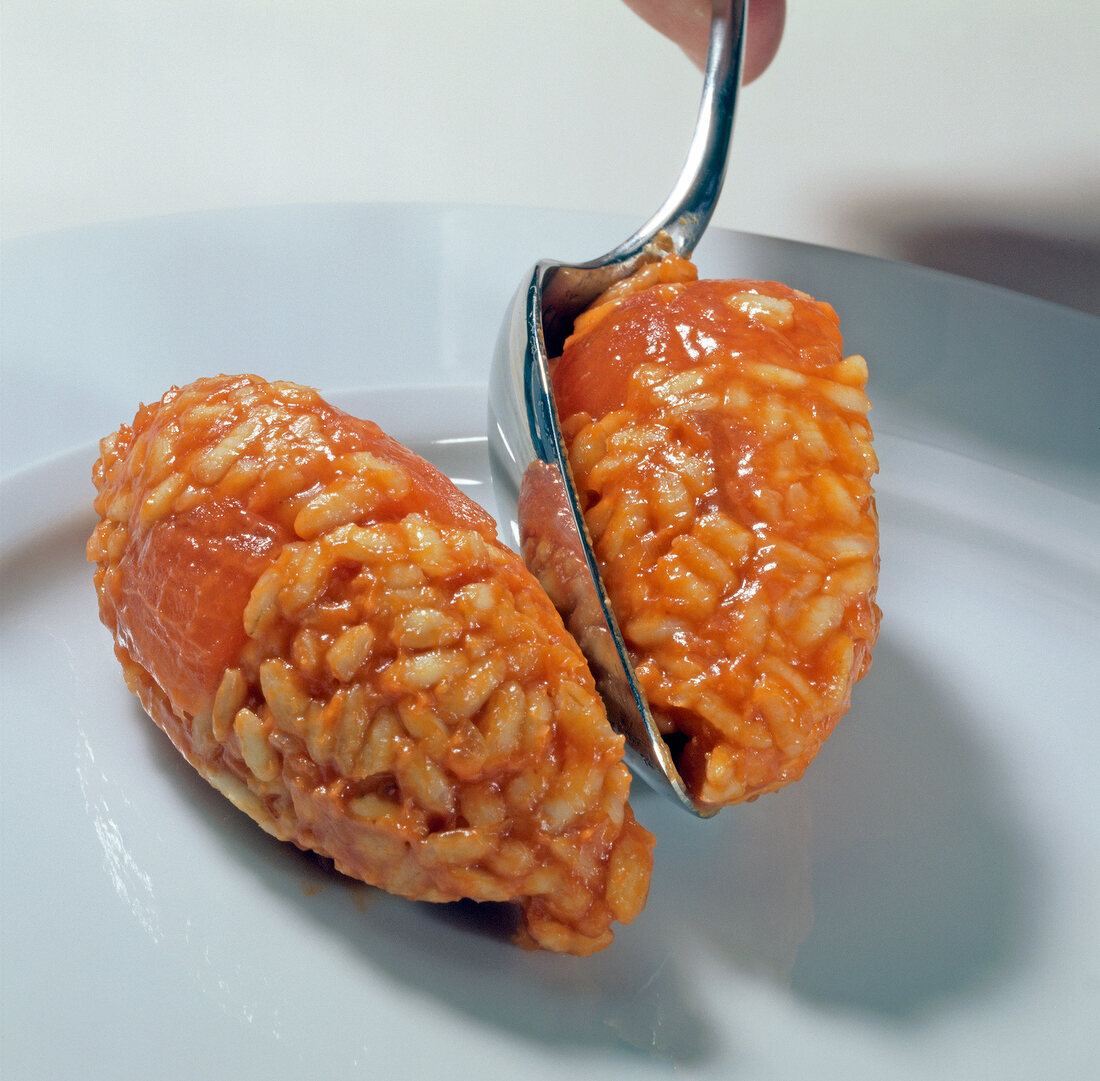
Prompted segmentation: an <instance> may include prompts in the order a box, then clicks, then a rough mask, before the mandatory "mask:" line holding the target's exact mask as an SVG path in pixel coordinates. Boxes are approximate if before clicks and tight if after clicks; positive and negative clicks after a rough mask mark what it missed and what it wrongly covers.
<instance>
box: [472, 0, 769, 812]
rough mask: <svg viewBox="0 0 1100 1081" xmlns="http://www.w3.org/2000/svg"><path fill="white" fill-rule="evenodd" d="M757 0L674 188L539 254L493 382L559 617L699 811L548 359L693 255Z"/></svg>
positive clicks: (711, 86)
mask: <svg viewBox="0 0 1100 1081" xmlns="http://www.w3.org/2000/svg"><path fill="white" fill-rule="evenodd" d="M747 8H748V0H714V6H713V15H712V20H711V33H710V46H709V50H708V54H707V64H706V69H705V71H704V73H703V92H702V99H701V102H700V106H699V114H698V118H697V121H696V126H695V134H694V136H693V138H692V141H691V144H690V146H689V149H688V155H687V159H686V161H685V163H684V167H683V169H682V170H681V173H680V177H679V179H678V180H677V182H676V184H675V186H674V187H673V190H672V192H671V193H670V194H669V196H668V198H667V199H666V200H665V201H664V203H663V204H662V205H661V207H660V208H659V209H658V210H657V212H656V213H655V214H654V215H653V216H652V217H651V218H650V219H649V220H648V221H647V222H646V223H645V224H644V225H643V226H642V227H641V228H640V229H638V230H637V231H636V232H635V233H634V234H633V235H631V236H630V237H628V238H627V239H626V240H625V241H623V243H622V244H620V245H618V246H617V247H615V248H613V249H612V250H611V251H609V252H607V253H606V254H605V255H603V256H601V257H599V258H598V259H593V260H591V261H589V262H586V263H578V264H566V263H561V262H556V261H554V260H542V261H540V262H538V263H536V264H535V266H534V268H533V270H532V271H531V272H530V273H529V274H528V275H526V276H525V277H524V279H523V281H522V282H521V284H520V288H519V290H518V292H517V294H516V297H515V300H514V301H513V303H512V305H511V308H510V309H509V311H508V314H507V316H506V318H505V320H504V325H503V327H502V330H501V335H500V339H499V342H498V345H497V350H496V355H495V357H494V361H493V368H492V375H491V379H490V384H489V453H490V462H491V465H492V472H493V483H494V487H495V490H496V495H497V500H498V503H499V505H500V507H501V509H502V513H506V514H507V515H508V516H509V519H510V520H509V525H510V527H511V531H512V533H513V539H514V540H515V541H516V542H517V543H518V544H519V545H520V547H521V549H522V550H523V551H524V553H525V555H527V553H528V552H530V551H534V550H535V549H537V548H538V547H539V545H543V546H544V550H546V547H547V546H549V549H550V550H552V552H553V555H552V558H553V561H554V565H555V569H556V577H557V580H558V584H559V586H563V584H564V585H565V588H564V589H562V588H559V589H558V592H559V593H562V592H564V593H566V594H568V597H569V603H568V604H567V605H565V606H564V607H563V606H562V605H561V604H560V603H559V607H560V608H563V610H562V616H563V618H564V619H565V621H566V625H567V626H568V627H569V630H570V631H571V632H572V634H573V636H574V637H575V638H576V639H577V641H578V642H579V643H580V646H581V649H582V650H583V651H584V653H585V656H586V657H587V659H588V662H589V665H590V667H591V668H592V672H593V675H594V677H595V679H596V685H597V687H598V689H599V691H600V694H601V696H602V697H603V699H604V702H605V703H606V705H607V709H608V717H609V719H610V721H611V724H612V726H613V727H614V728H615V729H616V730H617V731H618V732H620V733H621V734H622V735H623V736H624V737H625V739H626V745H627V761H628V762H629V764H630V765H631V766H632V767H633V769H634V771H635V772H636V773H638V774H639V775H640V776H642V777H644V778H645V779H646V780H647V781H648V782H649V783H650V784H651V785H652V786H653V787H654V788H656V789H657V790H659V791H661V792H664V793H665V794H666V795H668V796H670V797H671V798H672V799H673V800H674V801H675V802H677V803H678V804H679V805H680V806H682V807H684V808H686V809H687V810H689V811H691V812H692V813H694V814H696V815H699V816H700V817H709V816H710V815H711V814H713V813H714V811H715V808H712V807H708V806H706V805H702V804H700V803H698V802H697V801H696V800H694V799H693V798H692V796H691V794H690V793H689V791H688V789H687V786H686V785H685V783H684V781H683V778H682V777H681V776H680V773H679V770H678V769H677V767H676V763H675V761H674V757H673V750H672V748H671V747H670V746H669V744H668V743H667V742H666V740H665V739H664V738H663V736H662V735H661V733H660V731H659V727H658V724H657V721H656V719H655V718H654V716H653V715H652V713H651V711H650V709H649V706H648V705H647V703H646V697H645V694H644V692H643V691H642V689H641V687H640V686H639V684H638V681H637V678H636V676H635V673H634V669H633V665H632V663H631V660H630V656H629V653H628V651H627V648H626V645H625V643H624V641H623V637H622V634H621V632H620V630H619V626H618V623H617V621H616V618H615V614H614V611H613V610H612V608H611V604H610V602H609V600H608V597H607V593H606V590H605V589H604V585H603V581H602V579H601V577H600V572H599V567H598V564H597V561H596V557H595V554H594V552H593V550H592V545H591V541H590V538H589V535H588V531H587V528H586V526H585V522H584V508H583V506H582V504H581V501H580V499H579V497H578V493H577V491H576V488H575V486H574V484H573V480H572V477H571V474H570V470H569V465H568V455H567V452H566V448H565V443H564V439H563V437H562V433H561V428H560V425H559V420H558V414H557V410H556V408H555V404H554V393H553V387H552V384H551V379H550V361H551V358H554V357H557V356H559V355H560V354H561V351H562V347H563V345H564V343H565V340H566V338H567V337H568V336H569V334H570V333H571V331H572V328H573V324H574V321H575V320H576V318H577V316H578V315H580V314H581V313H582V312H583V311H584V310H585V309H586V308H588V307H589V305H591V303H592V302H593V301H594V300H595V299H596V298H597V297H598V296H600V295H601V294H602V293H603V292H604V291H605V290H606V289H608V288H609V287H611V286H612V285H614V284H615V283H617V282H619V281H622V280H623V279H625V278H627V277H629V276H630V275H631V274H633V273H634V272H635V271H636V270H638V269H639V268H640V267H642V266H644V265H645V264H647V263H652V262H656V261H658V260H660V259H661V258H663V257H664V256H666V255H670V254H676V255H680V256H684V257H688V256H690V255H691V253H692V251H694V249H695V246H696V244H697V243H698V242H699V239H700V238H701V237H702V235H703V232H704V230H705V229H706V227H707V224H708V223H709V222H710V219H711V216H712V214H713V212H714V207H715V204H716V203H717V201H718V196H719V194H720V192H721V188H722V181H723V179H724V176H725V169H726V160H727V157H728V152H729V144H730V138H731V134H732V129H733V117H734V111H735V106H736V101H737V94H738V89H739V87H740V81H741V64H742V57H743V52H744V36H745V22H746V12H747Z"/></svg>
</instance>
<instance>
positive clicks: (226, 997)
mask: <svg viewBox="0 0 1100 1081" xmlns="http://www.w3.org/2000/svg"><path fill="white" fill-rule="evenodd" d="M625 224H626V231H629V229H630V228H632V224H631V223H625ZM623 226H624V223H623V222H621V221H616V220H615V219H608V218H602V217H600V218H597V217H592V218H584V217H578V216H576V215H555V214H536V215H532V214H530V213H526V214H524V213H521V212H518V211H481V210H468V209H461V208H458V209H456V208H377V207H375V208H363V207H343V208H309V209H294V210H286V211H281V212H275V211H264V212H247V213H240V214H226V215H201V216H196V217H194V218H179V219H168V220H163V221H153V222H145V223H137V224H133V225H128V226H116V227H111V228H106V229H100V230H89V231H87V232H81V233H73V234H58V235H55V236H52V237H43V238H38V239H37V240H34V241H27V242H22V243H17V244H13V245H12V246H11V250H10V251H9V252H6V253H5V260H4V274H5V283H4V289H5V306H4V307H5V315H4V318H5V326H4V341H5V357H4V364H5V372H4V388H3V389H4V395H3V409H4V417H3V422H4V431H3V453H4V469H5V476H4V479H3V481H2V484H0V497H2V508H0V542H2V563H0V588H2V596H3V607H2V612H0V666H2V667H0V674H2V676H3V716H2V721H0V749H2V757H0V769H2V787H0V801H2V815H3V817H2V830H3V849H2V855H3V864H2V870H3V878H2V883H0V889H2V897H0V913H2V921H3V927H2V934H3V939H2V948H3V953H2V962H3V992H2V993H3V1002H2V1007H3V1008H2V1022H0V1024H2V1026H3V1029H2V1031H0V1066H2V1070H0V1072H2V1073H3V1074H4V1076H11V1077H20V1078H26V1079H37V1078H54V1077H61V1076H73V1075H75V1073H76V1071H78V1070H79V1071H81V1072H84V1069H85V1068H86V1066H87V1064H88V1063H89V1062H90V1063H96V1064H98V1069H99V1070H100V1072H101V1074H102V1075H103V1076H111V1077H112V1078H120V1079H124V1078H135V1079H136V1078H146V1077H148V1076H150V1071H151V1070H153V1071H154V1072H155V1074H156V1076H158V1077H161V1078H165V1079H167V1081H177V1079H180V1081H182V1079H185V1078H186V1079H191V1078H194V1077H201V1076H214V1077H224V1076H237V1077H241V1078H273V1079H282V1078H299V1077H305V1076H318V1075H319V1073H320V1074H323V1076H324V1077H325V1078H326V1079H333V1081H340V1079H343V1078H353V1077H354V1078H359V1077H362V1076H364V1074H365V1073H366V1072H368V1071H369V1072H370V1073H371V1074H372V1075H379V1074H381V1073H382V1072H383V1071H385V1073H386V1074H387V1075H389V1076H392V1077H396V1078H420V1077H426V1076H433V1075H438V1076H454V1077H461V1076H474V1075H475V1071H476V1076H478V1077H482V1078H487V1079H488V1078H492V1079H495V1078H513V1077H524V1078H532V1079H540V1078H560V1077H563V1076H567V1075H569V1074H573V1073H579V1074H580V1075H583V1076H585V1077H592V1078H614V1079H618V1078H623V1079H626V1078H631V1079H637V1078H648V1077H654V1078H657V1077H672V1076H676V1077H677V1078H715V1079H717V1078H723V1079H726V1078H730V1079H738V1078H746V1079H749V1078H754V1079H755V1078H759V1077H764V1076H767V1077H795V1076H800V1077H804V1076H811V1077H815V1078H823V1079H831V1078H839V1077H844V1078H846V1079H852V1078H876V1079H878V1078H882V1077H890V1078H914V1079H916V1078H922V1079H923V1078H926V1077H929V1076H936V1077H941V1078H956V1077H957V1078H967V1079H973V1078H985V1077H989V1078H1012V1077H1019V1078H1024V1077H1037V1076H1060V1077H1076V1076H1089V1075H1090V1074H1092V1073H1095V1070H1096V1068H1097V1066H1098V1065H1100V1062H1098V1057H1097V1051H1096V1049H1095V1039H1094V1037H1093V1035H1092V1030H1093V1027H1094V1022H1095V1018H1096V1016H1097V1015H1098V1014H1100V931H1098V925H1097V920H1096V913H1097V911H1100V799H1098V795H1097V787H1096V784H1095V772H1094V770H1095V763H1096V762H1097V761H1098V759H1100V734H1098V733H1100V729H1098V727H1097V725H1096V705H1095V702H1096V695H1095V688H1094V683H1095V677H1094V671H1095V658H1096V656H1097V646H1098V644H1100V641H1098V637H1100V635H1098V628H1100V566H1098V559H1097V551H1096V538H1097V537H1098V536H1100V499H1098V496H1097V491H1098V484H1100V468H1098V465H1097V447H1096V439H1097V436H1096V418H1095V413H1094V411H1095V404H1096V402H1097V401H1100V385H1098V375H1097V355H1098V352H1100V323H1098V321H1097V320H1094V319H1089V318H1088V317H1085V316H1078V315H1077V314H1076V313H1072V312H1069V311H1066V310H1064V309H1060V308H1057V307H1054V306H1051V305H1046V304H1042V303H1041V302H1036V301H1030V300H1027V299H1026V298H1023V297H1017V296H1015V295H1013V294H1009V293H1004V292H1001V291H999V290H995V289H990V288H987V287H983V286H977V285H974V284H973V283H968V282H965V281H961V280H959V279H954V278H949V277H945V276H943V275H936V274H931V273H929V272H926V271H918V270H916V269H914V268H911V267H901V266H896V265H894V264H887V263H882V262H880V261H877V260H871V259H866V258H862V257H858V256H851V255H846V254H843V253H839V252H831V251H827V250H824V249H817V248H808V247H805V246H802V245H795V244H788V243H781V242H778V241H772V240H767V239H765V238H758V237H746V236H741V235H736V234H730V233H716V234H713V235H712V236H711V237H709V238H708V240H707V242H706V244H705V245H704V246H703V247H702V248H701V249H700V251H699V253H698V261H699V263H700V265H701V267H702V269H703V271H704V273H707V274H713V275H744V276H754V277H774V278H779V279H782V280H785V281H788V282H789V283H790V284H792V285H796V286H798V287H800V288H804V289H806V290H807V291H810V292H813V293H815V294H817V295H819V296H822V297H824V298H827V299H829V300H830V301H831V302H833V303H834V305H836V306H837V307H838V309H839V310H840V313H841V319H842V326H844V328H845V330H846V335H847V339H848V344H849V346H850V348H851V349H852V350H856V351H861V352H865V353H866V354H867V355H868V356H869V358H870V362H871V370H872V385H871V392H872V399H873V400H874V402H875V412H874V419H875V423H876V430H877V434H878V443H877V446H878V451H879V455H880V459H881V462H882V470H881V474H880V477H879V481H878V485H877V487H878V492H879V497H878V501H879V511H880V517H881V521H882V549H883V572H882V585H881V593H880V601H881V604H882V607H883V609H884V612H885V621H884V625H883V632H882V638H881V640H880V644H879V647H878V649H877V651H876V655H875V662H874V666H873V668H872V671H871V673H870V674H869V675H868V677H867V678H866V679H865V680H864V681H863V682H862V683H861V684H860V685H859V686H858V687H857V690H856V694H855V700H854V704H853V708H852V710H851V712H850V713H849V714H848V715H847V717H846V718H845V719H844V720H843V721H842V722H841V724H840V725H839V727H838V729H837V731H836V733H835V734H834V735H833V737H832V739H831V740H830V741H829V743H828V744H827V745H826V747H825V749H824V750H823V752H822V753H821V755H820V756H819V758H818V759H817V761H816V762H815V763H814V764H813V766H811V768H810V770H809V772H808V773H807V776H806V778H805V779H804V780H803V781H802V782H800V783H799V784H798V785H795V786H793V787H792V788H790V789H788V790H786V791H784V792H782V793H779V794H776V795H772V796H767V797H764V798H763V799H761V800H760V801H758V802H757V803H755V804H752V805H749V806H746V807H743V808H736V809H732V810H729V811H727V812H724V813H723V814H722V815H720V816H719V817H718V818H717V819H716V820H714V821H710V822H699V821H697V820H695V819H692V818H690V817H688V816H686V815H684V814H683V813H682V812H678V811H677V810H676V809H675V808H673V807H672V806H671V805H667V804H666V803H665V802H664V801H663V800H662V799H660V798H659V797H657V796H655V795H653V794H651V793H649V792H648V791H645V790H643V787H642V786H637V788H636V796H635V801H634V802H635V807H636V810H637V813H638V816H639V818H640V819H641V820H642V822H643V823H644V824H645V825H647V826H648V827H649V828H650V829H652V830H653V831H654V832H655V834H656V835H657V839H658V849H657V865H656V872H655V876H654V881H653V888H652V892H651V898H650V903H649V905H648V907H647V909H646V911H645V912H644V913H643V915H642V916H641V917H640V918H639V919H638V920H637V921H636V922H635V923H634V924H633V925H632V926H631V927H628V928H623V929H621V930H620V931H619V933H618V937H617V939H616V943H615V945H614V946H613V947H612V948H611V949H610V950H608V951H606V952H605V953H604V954H601V955H598V956H596V957H594V958H591V959H588V960H584V961H578V960H575V959H571V958H562V957H553V956H546V955H538V954H528V953H525V952H522V951H519V950H516V949H515V948H514V947H512V946H510V945H509V944H508V943H507V942H505V941H503V940H502V938H501V937H500V934H499V928H498V926H497V925H496V923H495V920H494V917H495V916H497V915H498V913H495V912H494V911H493V910H492V909H489V910H487V911H482V910H480V909H478V908H477V907H476V906H463V905H459V906H428V905H417V904H410V903H407V902H403V901H400V900H397V899H395V898H391V897H388V896H387V895H385V894H382V893H380V892H378V891H376V890H371V889H369V888H367V887H365V886H361V885H357V884H355V883H350V882H348V881H346V880H341V879H339V878H337V877H334V876H332V875H331V874H328V873H326V872H325V871H324V870H323V869H322V868H321V867H320V866H319V865H318V864H317V863H315V862H314V861H312V860H311V859H309V858H308V857H306V856H304V855H302V854H300V853H298V852H296V851H294V850H292V849H291V848H289V846H284V845H280V844H278V843H277V842H275V841H273V840H272V839H270V838H269V837H267V835H265V834H263V833H262V832H261V831H260V830H259V829H258V828H257V827H255V826H254V825H252V824H251V823H250V822H249V821H248V820H247V819H245V818H244V817H243V816H241V815H240V814H239V813H238V812H236V811H235V810H233V808H231V807H230V806H229V805H228V804H227V803H226V802H225V801H224V800H223V799H222V798H221V797H220V796H219V795H218V794H217V793H215V792H214V791H213V789H210V788H208V786H206V785H205V783H204V782H202V781H201V780H200V779H199V778H198V777H197V776H196V775H194V774H193V773H192V772H191V770H190V768H189V767H188V766H187V765H186V764H185V763H184V762H183V761H182V760H181V759H179V758H178V756H177V755H176V753H175V751H174V750H173V749H172V748H171V747H170V745H169V744H168V742H167V740H166V739H165V738H164V737H163V736H162V735H161V734H160V733H159V732H158V731H157V730H156V728H155V727H154V726H153V725H152V723H151V722H150V721H149V720H148V719H147V718H145V717H144V715H143V714H142V713H141V711H140V709H139V707H138V706H137V704H136V702H135V701H134V700H133V699H132V698H131V697H130V695H129V694H128V692H127V691H126V690H125V688H124V686H123V685H122V681H121V678H120V676H119V673H118V670H117V666H116V664H115V662H114V660H113V657H112V655H111V648H110V641H109V638H108V635H107V633H106V631H105V630H103V628H102V627H101V626H100V625H99V623H98V620H97V617H96V610H95V600H94V594H93V591H92V586H91V574H90V568H89V567H88V566H87V565H86V564H85V563H84V560H83V544H84V541H85V539H86V537H87V535H88V533H89V531H90V529H91V527H92V515H91V511H90V495H91V485H90V481H89V479H88V475H89V471H90V468H91V462H92V460H93V458H94V455H95V451H94V446H93V444H92V440H93V439H94V438H95V437H97V436H99V435H101V434H103V433H105V432H107V431H109V430H111V429H112V428H114V427H116V426H117V425H118V424H119V423H120V422H122V421H124V420H126V419H128V418H129V417H130V416H132V415H133V412H134V409H135V407H136V405H137V402H138V401H139V400H141V399H145V400H148V399H150V398H153V397H156V396H159V394H160V393H161V392H162V391H163V390H164V389H166V388H167V386H169V385H170V384H171V383H172V382H180V381H184V380H186V379H189V378H192V377H193V376H195V375H198V374H208V373H210V372H213V371H216V370H241V369H251V370H257V371H260V372H261V373H262V374H265V375H269V376H271V377H286V378H295V379H298V380H300V381H303V382H312V383H314V384H316V385H319V386H320V387H321V388H322V389H323V390H324V391H325V392H326V394H329V395H330V396H331V397H332V398H333V400H334V401H336V402H337V403H338V404H341V405H343V406H344V407H345V408H349V409H351V410H352V411H354V412H357V413H360V414H362V415H366V416H369V417H371V418H372V419H374V420H376V421H378V422H379V423H380V424H382V426H383V427H385V428H387V429H388V430H389V431H390V432H391V433H392V434H394V435H395V436H397V437H398V438H401V439H403V440H404V441H406V442H408V443H410V444H411V445H412V446H413V447H414V448H415V449H417V450H419V451H420V452H421V453H423V454H424V455H425V456H426V457H428V458H430V459H431V460H433V461H435V462H436V463H437V464H438V465H440V466H441V467H442V468H443V469H444V470H445V471H447V472H448V473H449V474H450V475H452V476H453V477H455V478H456V479H457V480H458V481H459V483H460V484H461V485H462V486H463V487H464V488H465V489H466V490H467V491H468V492H469V493H470V494H471V495H473V496H474V498H477V499H479V500H481V501H482V502H484V503H485V504H486V505H487V506H489V507H490V509H495V504H494V501H493V498H492V493H491V489H490V487H489V482H488V463H487V456H486V449H485V439H484V434H485V433H484V429H485V420H484V409H485V405H484V403H485V391H484V385H483V383H484V379H485V377H486V374H487V372H488V365H489V354H490V352H491V349H492V344H493V339H494V338H495V334H496V329H497V324H498V322H499V320H500V318H501V317H502V316H503V312H504V309H505V306H506V304H507V302H508V300H509V297H510V293H511V290H512V289H514V288H515V286H516V284H518V282H519V280H520V277H521V275H522V274H523V272H524V271H525V270H526V269H527V264H528V263H529V262H532V261H533V260H534V258H535V257H536V256H539V255H551V256H555V257H560V258H573V257H576V256H579V255H583V254H592V253H595V252H598V251H601V250H604V248H606V247H609V246H610V245H611V244H612V243H614V241H615V240H616V239H619V238H620V236H621V235H626V231H624V228H623ZM379 237H382V239H383V240H384V241H385V244H386V247H387V251H388V254H387V255H386V257H385V259H382V260H380V261H379V262H378V263H373V262H371V261H370V260H369V259H368V260H366V261H365V260H364V255H363V253H364V252H366V251H370V250H371V246H372V245H374V244H377V243H378V242H379ZM16 299H18V301H19V304H18V306H17V304H16ZM44 402H52V404H51V405H50V406H49V407H44V406H43V404H42V403H44ZM320 1064H323V1067H322V1066H321V1065H320Z"/></svg>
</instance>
